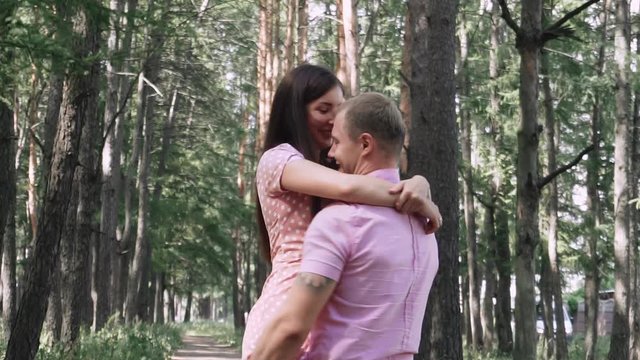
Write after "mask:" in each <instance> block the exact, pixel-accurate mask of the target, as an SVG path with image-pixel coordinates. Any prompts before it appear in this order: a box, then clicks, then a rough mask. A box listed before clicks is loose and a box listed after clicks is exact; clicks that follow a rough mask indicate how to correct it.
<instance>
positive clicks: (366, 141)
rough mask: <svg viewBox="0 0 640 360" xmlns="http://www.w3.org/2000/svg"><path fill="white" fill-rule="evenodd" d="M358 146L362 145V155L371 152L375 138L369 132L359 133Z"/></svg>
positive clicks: (374, 144)
mask: <svg viewBox="0 0 640 360" xmlns="http://www.w3.org/2000/svg"><path fill="white" fill-rule="evenodd" d="M360 146H361V147H362V155H366V154H371V153H372V152H373V150H374V149H375V146H376V140H375V139H374V138H373V136H371V134H369V133H362V134H361V135H360Z"/></svg>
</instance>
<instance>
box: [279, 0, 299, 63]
mask: <svg viewBox="0 0 640 360" xmlns="http://www.w3.org/2000/svg"><path fill="white" fill-rule="evenodd" d="M298 1H299V0H287V32H286V35H285V41H284V56H283V59H282V60H283V62H284V64H283V65H282V73H283V74H286V73H288V72H289V70H291V68H292V67H293V64H294V62H293V58H294V55H295V49H294V47H293V37H294V35H295V29H296V15H297V13H298V9H297V2H298Z"/></svg>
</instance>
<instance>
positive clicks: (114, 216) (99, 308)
mask: <svg viewBox="0 0 640 360" xmlns="http://www.w3.org/2000/svg"><path fill="white" fill-rule="evenodd" d="M123 2H124V1H123V0H110V1H109V9H110V10H111V11H112V12H113V14H114V16H112V17H111V24H110V25H111V26H110V31H109V36H108V38H107V53H108V54H109V56H108V57H107V59H106V62H105V65H106V66H105V76H106V94H105V109H104V125H103V129H104V134H103V137H104V146H103V147H102V156H101V159H102V162H101V178H102V187H101V191H100V199H101V210H100V236H99V237H98V243H97V246H96V252H95V258H94V261H95V262H96V273H95V290H96V297H97V301H96V304H95V310H94V326H95V329H96V331H98V330H100V329H101V328H102V327H103V326H104V324H105V322H106V321H107V319H108V317H109V315H110V314H111V309H112V299H111V297H112V296H111V295H112V292H111V290H112V289H111V282H110V279H111V272H112V270H111V265H112V259H111V256H112V255H113V250H112V249H113V247H114V246H115V244H116V229H117V226H118V205H119V201H118V200H119V196H118V195H119V190H120V178H121V175H120V171H121V170H120V153H121V145H122V141H121V140H120V139H118V137H119V136H122V134H121V133H120V132H118V128H120V126H119V122H122V121H123V119H122V117H120V116H116V113H117V112H118V105H119V104H120V103H119V99H118V90H119V88H120V87H119V85H120V84H119V79H118V76H117V75H116V72H117V71H118V70H119V66H118V65H119V64H117V63H116V60H115V59H114V55H115V54H116V52H117V51H118V32H117V28H118V26H119V24H120V19H119V16H117V14H118V11H119V10H120V9H122V8H123V6H122V3H123Z"/></svg>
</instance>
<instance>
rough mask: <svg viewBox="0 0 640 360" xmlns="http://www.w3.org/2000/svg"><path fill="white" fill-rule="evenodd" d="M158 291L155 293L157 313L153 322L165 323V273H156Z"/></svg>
mask: <svg viewBox="0 0 640 360" xmlns="http://www.w3.org/2000/svg"><path fill="white" fill-rule="evenodd" d="M155 281H156V293H155V300H154V302H155V306H154V309H155V315H154V317H153V322H154V323H156V324H164V289H165V286H164V273H162V272H160V273H156V279H155Z"/></svg>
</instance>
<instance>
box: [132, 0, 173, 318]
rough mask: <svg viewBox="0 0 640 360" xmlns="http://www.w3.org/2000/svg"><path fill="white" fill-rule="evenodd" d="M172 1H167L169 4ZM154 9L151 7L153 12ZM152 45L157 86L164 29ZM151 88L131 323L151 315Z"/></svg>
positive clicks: (151, 77) (151, 71)
mask: <svg viewBox="0 0 640 360" xmlns="http://www.w3.org/2000/svg"><path fill="white" fill-rule="evenodd" d="M167 1H168V0H165V4H166V3H167ZM153 7H154V5H153V3H150V4H149V9H150V11H149V13H152V11H151V9H152V8H153ZM166 14H167V12H163V18H162V19H159V20H160V22H159V23H160V24H162V23H164V22H166V21H167V19H166ZM151 31H152V34H151V42H150V43H149V44H148V48H147V51H148V52H149V55H148V57H147V60H146V62H145V64H144V66H143V72H142V74H141V76H142V77H144V76H146V77H147V79H148V81H149V82H151V83H152V84H156V83H157V80H158V75H159V72H160V53H161V48H162V45H163V43H164V32H163V31H164V30H163V29H160V28H155V29H152V30H151ZM148 94H149V87H147V86H144V87H143V89H142V99H141V101H142V102H143V104H145V106H144V109H145V110H144V122H143V129H142V134H143V138H144V140H143V144H142V149H141V150H142V151H141V152H140V162H139V163H138V191H139V194H138V224H137V225H138V226H137V231H136V241H135V252H134V254H133V262H132V264H131V269H130V271H129V280H128V284H127V302H126V322H127V323H131V322H133V321H134V320H135V319H136V318H137V319H138V320H143V319H144V318H145V314H148V312H147V301H148V299H147V296H148V295H147V294H148V286H149V284H148V281H149V274H150V266H151V263H150V257H151V245H150V244H151V243H150V239H149V234H148V224H147V222H148V219H149V168H150V164H151V156H152V154H151V148H152V146H153V131H154V130H153V129H154V118H155V114H154V110H155V106H154V105H155V102H154V101H155V100H154V98H151V97H150V96H148Z"/></svg>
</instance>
